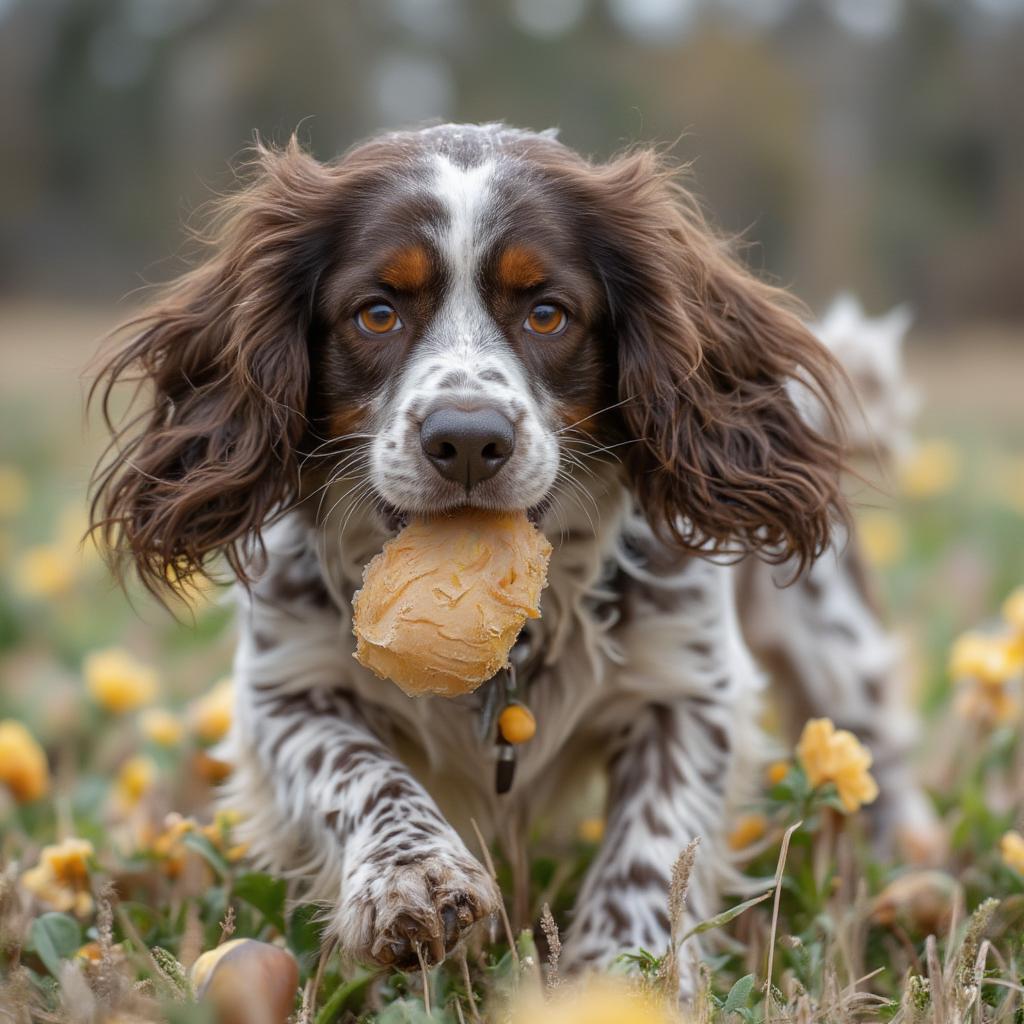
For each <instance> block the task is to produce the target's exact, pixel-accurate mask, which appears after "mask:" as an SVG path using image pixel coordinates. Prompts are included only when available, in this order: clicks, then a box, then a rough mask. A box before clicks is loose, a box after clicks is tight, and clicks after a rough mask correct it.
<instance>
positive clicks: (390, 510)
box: [381, 497, 551, 533]
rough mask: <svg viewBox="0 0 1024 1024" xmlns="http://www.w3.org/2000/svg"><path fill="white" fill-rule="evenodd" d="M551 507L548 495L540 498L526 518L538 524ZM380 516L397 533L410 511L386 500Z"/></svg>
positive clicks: (401, 528) (407, 520) (450, 510)
mask: <svg viewBox="0 0 1024 1024" xmlns="http://www.w3.org/2000/svg"><path fill="white" fill-rule="evenodd" d="M550 508H551V499H550V498H549V497H545V498H542V499H541V500H540V501H539V502H537V504H535V505H531V506H530V507H529V508H527V509H526V510H525V512H526V518H527V519H529V520H530V522H531V523H533V525H534V526H539V525H540V523H541V520H542V519H543V518H544V516H545V514H546V513H547V511H548V509H550ZM452 511H454V509H452V508H444V509H438V510H437V515H444V514H445V513H446V512H452ZM507 511H522V510H520V509H509V510H507ZM381 517H382V518H383V520H384V525H385V527H386V528H387V530H388V532H389V533H398V532H399V531H400V530H404V529H405V527H406V526H408V525H409V518H410V513H409V511H408V510H406V509H400V508H397V507H396V506H395V505H392V504H390V503H388V502H385V503H384V504H383V506H382V507H381Z"/></svg>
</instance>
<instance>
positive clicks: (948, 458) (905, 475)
mask: <svg viewBox="0 0 1024 1024" xmlns="http://www.w3.org/2000/svg"><path fill="white" fill-rule="evenodd" d="M961 464H962V459H961V457H960V452H959V451H958V450H957V448H956V447H955V446H954V445H952V444H950V443H949V442H948V441H941V440H933V441H922V442H921V443H920V444H919V445H918V446H917V447H916V448H915V450H914V451H913V453H912V454H911V455H910V456H908V458H907V459H905V460H904V461H903V463H902V464H901V465H900V467H899V477H900V484H901V487H902V490H903V493H904V494H905V495H906V496H907V497H908V498H918V499H920V498H935V497H938V496H939V495H941V494H946V493H948V492H949V491H951V490H952V489H953V488H954V487H955V486H956V484H957V482H958V481H959V479H960V471H961Z"/></svg>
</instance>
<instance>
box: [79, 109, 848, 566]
mask: <svg viewBox="0 0 1024 1024" xmlns="http://www.w3.org/2000/svg"><path fill="white" fill-rule="evenodd" d="M211 246H212V252H211V254H210V257H209V258H208V259H207V261H206V262H204V263H203V264H201V265H200V266H199V267H198V268H197V269H196V270H194V271H192V272H191V273H189V274H188V275H186V276H185V277H183V278H181V279H180V280H179V281H178V282H177V283H176V284H175V285H173V286H172V287H171V288H170V289H169V290H168V291H167V292H166V293H165V295H164V296H163V298H162V299H161V300H160V301H159V302H158V303H157V304H156V305H155V306H154V307H153V308H152V309H150V310H149V311H148V312H147V313H145V314H144V315H143V316H142V317H141V318H140V319H139V320H138V321H136V322H135V325H134V328H135V331H136V333H135V336H134V338H133V340H132V341H131V342H130V343H129V344H128V346H127V347H126V348H125V349H123V350H122V351H121V352H120V353H119V354H117V355H116V356H115V357H114V358H113V360H112V361H111V362H110V364H109V365H108V366H107V368H106V371H105V373H104V376H103V381H104V384H103V385H102V386H104V387H105V388H106V389H108V392H109V388H110V387H111V386H112V385H113V384H114V383H116V382H117V381H118V380H121V379H123V378H125V377H127V376H131V375H138V374H140V373H141V376H142V377H143V378H147V379H148V384H149V385H150V386H151V393H152V405H150V406H149V407H147V409H146V410H144V412H143V414H142V416H141V417H140V418H139V419H137V420H136V421H135V423H136V424H137V426H136V427H135V428H129V429H128V430H127V431H126V432H124V433H123V434H122V435H121V443H120V444H119V445H118V450H117V454H116V455H115V457H114V458H113V459H112V460H111V461H110V462H109V463H108V464H107V466H106V467H105V468H104V469H103V470H102V471H101V473H100V475H99V477H98V487H97V492H96V499H95V505H94V512H95V515H96V519H97V521H98V522H99V523H100V524H101V525H103V526H104V527H105V529H106V531H107V535H108V539H109V540H110V541H111V542H112V544H113V545H114V547H115V548H117V549H119V550H121V551H123V552H125V553H126V554H127V555H129V556H130V557H131V559H132V560H134V561H135V562H136V564H137V565H138V566H139V567H140V569H141V571H142V573H143V576H144V578H147V579H148V580H149V581H150V582H157V581H159V582H162V581H164V580H165V579H166V578H167V575H168V573H169V572H170V573H171V574H172V575H174V574H180V573H181V572H186V573H187V572H189V571H192V570H194V569H195V568H201V567H202V566H203V565H204V563H205V560H206V559H207V558H208V557H209V556H210V555H212V554H214V553H216V552H221V553H225V554H226V555H227V557H228V559H229V561H230V562H231V563H232V566H233V567H234V569H235V570H236V572H239V574H241V575H243V576H244V565H243V564H242V560H241V556H240V553H239V552H240V545H243V544H244V543H245V542H247V541H250V540H252V539H253V538H258V536H259V531H260V529H261V527H262V526H263V525H264V524H265V523H266V522H267V521H268V520H270V519H271V518H273V516H274V515H275V514H277V513H279V512H280V511H281V510H283V509H286V508H288V507H290V506H291V505H293V504H294V503H295V502H297V501H301V500H303V499H304V498H305V499H306V500H310V496H311V495H312V496H315V494H316V492H317V490H318V488H320V487H322V486H324V485H326V484H327V483H329V482H330V481H332V480H339V479H342V478H344V479H346V480H352V481H354V484H353V487H354V488H356V489H357V492H356V493H357V494H358V496H359V497H361V498H363V499H365V502H366V504H367V505H372V506H373V507H376V508H377V509H379V510H380V514H381V515H383V516H385V517H390V518H392V519H393V518H394V517H395V516H400V515H402V514H406V513H412V512H415V513H431V512H439V511H443V510H445V509H450V508H454V507H457V506H461V505H467V504H468V505H477V506H482V507H487V508H502V509H509V508H522V509H527V510H529V511H530V512H532V513H533V514H534V515H535V516H539V515H542V514H543V513H544V512H545V510H546V509H547V508H548V507H549V506H550V505H551V504H552V502H553V501H557V495H558V494H559V493H560V490H562V489H564V488H560V478H562V477H564V476H565V475H567V474H571V473H572V471H573V468H574V467H578V468H584V469H585V468H586V465H587V463H588V461H589V460H591V459H596V458H603V459H609V460H610V459H613V458H614V459H615V460H616V461H617V462H619V463H620V464H621V472H622V474H623V478H624V479H625V480H626V481H627V483H628V484H629V486H631V488H632V490H633V492H634V493H635V495H636V499H637V502H638V504H639V506H640V508H641V509H642V511H643V512H644V513H645V514H646V516H647V517H648V518H649V519H650V520H651V522H652V524H653V525H654V526H655V527H656V528H657V529H658V530H659V531H660V532H662V534H663V535H665V536H666V537H668V538H669V539H671V540H672V541H674V542H675V543H677V544H678V545H680V546H681V547H684V548H689V549H695V550H696V549H699V550H701V551H702V552H710V551H716V550H722V549H724V548H730V549H734V550H735V549H746V550H752V549H762V550H764V551H765V552H767V553H768V554H769V556H770V557H774V558H778V559H782V558H788V557H792V556H796V557H797V558H798V559H800V560H801V561H802V562H806V561H808V560H809V559H811V558H813V557H814V556H815V555H816V554H817V553H818V552H819V551H820V550H821V549H822V548H823V546H824V545H825V544H826V543H827V540H828V536H829V532H830V527H831V523H832V520H833V519H834V518H835V516H836V515H837V514H841V513H842V499H841V496H840V492H839V489H838V476H839V456H838V452H837V448H836V446H835V444H834V443H833V442H832V441H830V440H829V434H830V431H826V430H821V431H820V432H819V431H818V430H816V429H815V428H814V427H812V426H811V425H810V424H809V423H808V422H807V421H806V420H805V418H803V417H802V416H801V415H800V413H799V411H798V409H797V407H796V406H795V405H794V403H793V402H792V401H791V399H790V397H789V394H790V389H789V388H788V387H787V382H790V381H792V380H793V379H798V380H800V381H802V382H803V384H804V385H805V386H807V387H809V388H811V389H812V390H814V391H815V392H816V393H817V395H818V396H819V399H820V400H821V401H822V402H823V404H824V406H825V407H826V408H831V407H832V402H831V398H830V395H831V377H832V374H833V369H834V366H833V362H832V360H831V358H830V356H829V355H828V354H827V352H826V351H825V350H824V348H823V347H822V346H821V345H820V344H819V343H818V342H816V340H815V339H814V338H813V337H812V336H811V334H810V333H809V332H808V331H807V330H806V329H805V328H804V326H802V324H801V322H800V320H799V318H798V316H796V315H795V314H794V312H793V311H791V309H790V308H788V307H789V303H788V302H787V298H786V296H785V295H784V294H783V293H781V292H779V291H777V290H775V289H773V288H771V287H769V286H767V285H765V284H763V283H761V282H759V281H758V280H756V279H755V278H754V277H753V276H752V275H751V274H750V273H748V272H747V271H746V270H745V269H743V268H742V267H741V265H740V264H739V263H737V262H736V260H735V259H734V258H733V257H732V255H731V254H730V252H729V250H728V247H727V245H726V244H725V243H724V242H723V241H722V240H721V239H720V238H719V237H718V236H716V235H715V234H714V233H713V232H711V231H710V230H709V229H708V227H707V226H706V224H705V222H704V220H703V217H702V216H701V214H700V212H699V210H698V208H697V207H696V205H695V203H694V202H693V200H692V199H691V198H690V196H689V194H688V193H687V192H686V191H685V190H684V188H683V187H682V185H681V184H680V183H679V180H678V176H677V174H676V172H675V170H674V169H673V168H671V167H670V166H669V165H668V164H667V163H666V162H665V161H664V160H662V159H661V158H659V157H658V156H657V155H656V154H654V153H653V152H651V151H649V150H637V151H634V152H631V153H628V154H627V155H625V156H622V157H620V158H618V159H616V160H613V161H611V162H609V163H606V164H593V163H590V162H588V161H586V160H585V159H583V158H582V157H580V156H578V155H576V154H575V153H573V152H572V151H570V150H568V149H567V148H566V147H564V146H562V145H561V144H559V143H558V142H557V141H556V140H555V139H554V138H553V137H551V136H549V135H547V134H544V135H535V134H530V133H525V132H519V131H514V130H511V129H506V128H503V127H500V126H485V127H475V126H445V127H439V128H430V129H426V130H423V131H420V132H409V133H398V134H394V135H388V136H384V137H382V138H380V139H377V140H374V141H372V142H370V143H367V144H365V145H363V146H360V147H358V148H357V149H355V150H353V151H352V152H350V153H349V154H348V155H346V156H345V157H343V158H341V159H340V160H338V161H336V162H334V163H331V164H321V163H319V162H317V161H316V160H314V159H313V158H312V157H310V156H308V155H306V154H305V153H303V152H302V151H301V150H300V149H299V147H298V146H297V145H296V144H295V143H294V141H293V143H292V144H291V145H290V146H289V147H288V148H287V149H285V150H284V151H281V152H275V151H268V150H262V149H261V150H260V151H259V152H258V154H257V161H256V173H255V175H254V177H253V180H252V182H251V183H250V184H249V186H248V187H247V188H245V189H244V190H243V191H241V192H240V193H238V194H237V195H235V196H233V197H232V198H230V199H229V200H228V201H227V203H226V205H225V206H224V208H223V212H222V215H221V217H220V219H219V220H218V221H217V222H216V224H215V230H214V231H213V232H212V236H211ZM582 479H583V480H585V479H586V478H585V477H584V478H582ZM576 485H577V486H579V485H580V482H579V481H576Z"/></svg>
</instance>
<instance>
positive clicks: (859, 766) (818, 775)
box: [796, 718, 878, 813]
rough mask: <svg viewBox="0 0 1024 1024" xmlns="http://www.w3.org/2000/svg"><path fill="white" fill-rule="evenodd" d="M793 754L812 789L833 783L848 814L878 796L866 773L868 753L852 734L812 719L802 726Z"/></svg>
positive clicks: (876, 788)
mask: <svg viewBox="0 0 1024 1024" xmlns="http://www.w3.org/2000/svg"><path fill="white" fill-rule="evenodd" d="M796 752H797V756H798V757H799V758H800V763H801V764H802V765H803V767H804V771H805V772H806V773H807V780H808V781H809V782H810V784H811V785H812V786H815V787H817V786H821V785H823V784H824V783H826V782H832V783H835V787H836V791H837V792H838V794H839V800H840V802H841V803H842V805H843V808H844V809H845V810H846V812H847V813H852V812H853V811H856V810H857V809H858V808H859V807H860V806H861V805H862V804H869V803H871V802H872V800H874V799H875V797H877V796H878V786H877V785H876V783H875V780H874V779H873V778H872V777H871V773H870V772H869V771H868V769H869V768H870V767H871V752H870V751H869V750H868V749H867V748H866V747H864V746H863V745H862V744H861V743H860V741H859V740H858V739H857V737H856V736H854V735H853V733H852V732H848V731H847V730H846V729H838V730H837V729H836V727H835V725H833V723H832V720H831V719H829V718H812V719H811V720H810V721H809V722H808V723H807V724H806V725H805V726H804V731H803V733H802V734H801V736H800V742H799V743H798V744H797V748H796Z"/></svg>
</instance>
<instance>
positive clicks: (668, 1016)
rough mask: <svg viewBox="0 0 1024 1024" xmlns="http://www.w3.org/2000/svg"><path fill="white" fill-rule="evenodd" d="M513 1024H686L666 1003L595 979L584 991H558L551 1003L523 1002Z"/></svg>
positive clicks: (620, 983) (621, 984)
mask: <svg viewBox="0 0 1024 1024" xmlns="http://www.w3.org/2000/svg"><path fill="white" fill-rule="evenodd" d="M512 1021H513V1024H683V1018H682V1017H680V1016H678V1015H677V1014H676V1013H675V1012H673V1011H671V1010H669V1009H668V1008H667V1007H666V1006H665V1004H664V1001H663V1000H659V999H657V998H656V997H654V996H653V995H651V994H649V993H645V992H640V991H637V990H636V989H634V988H633V987H631V986H630V985H628V984H627V983H626V982H624V981H616V980H613V979H611V978H598V977H593V978H591V979H590V980H589V981H588V982H587V983H586V984H585V986H584V987H582V988H580V987H578V986H571V987H568V986H567V987H566V988H564V989H560V990H557V991H556V992H555V993H554V995H553V996H551V997H550V998H548V999H541V998H540V997H536V996H535V997H533V998H527V999H524V1000H520V1002H519V1004H518V1006H517V1007H516V1009H515V1011H514V1012H513V1014H512Z"/></svg>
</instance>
